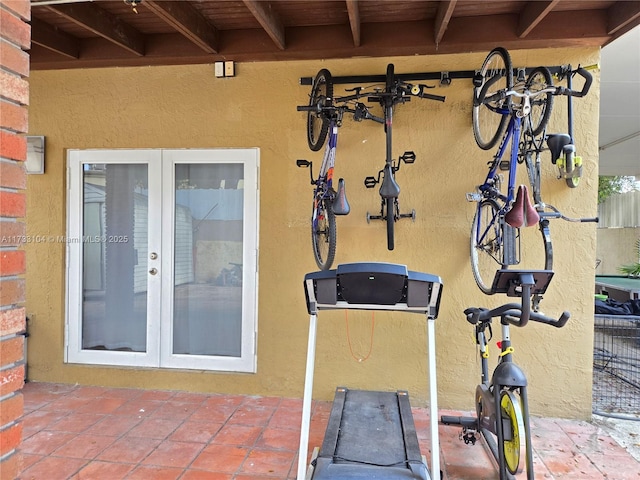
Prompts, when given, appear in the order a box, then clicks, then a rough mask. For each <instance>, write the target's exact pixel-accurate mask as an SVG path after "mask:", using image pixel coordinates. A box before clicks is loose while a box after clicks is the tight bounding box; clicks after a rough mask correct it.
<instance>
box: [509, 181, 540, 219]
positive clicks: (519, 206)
mask: <svg viewBox="0 0 640 480" xmlns="http://www.w3.org/2000/svg"><path fill="white" fill-rule="evenodd" d="M504 220H505V222H507V223H508V224H509V225H511V226H512V227H513V228H522V227H531V226H533V225H535V224H536V223H538V222H539V221H540V215H539V214H538V212H537V211H536V209H535V208H534V207H533V205H531V201H530V200H529V190H527V186H526V185H520V186H519V187H518V193H517V195H516V201H515V202H513V205H512V206H511V210H509V211H508V212H507V214H506V215H505V216H504Z"/></svg>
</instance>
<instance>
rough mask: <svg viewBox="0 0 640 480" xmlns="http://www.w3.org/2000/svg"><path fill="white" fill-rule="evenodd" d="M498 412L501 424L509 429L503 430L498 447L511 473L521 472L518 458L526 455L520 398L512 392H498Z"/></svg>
mask: <svg viewBox="0 0 640 480" xmlns="http://www.w3.org/2000/svg"><path fill="white" fill-rule="evenodd" d="M500 413H501V416H502V419H503V420H507V422H504V421H503V422H502V425H505V426H508V427H509V429H510V431H503V437H502V438H503V441H502V445H500V446H499V448H501V449H502V452H503V454H504V463H505V466H506V467H507V470H508V471H509V473H510V474H511V475H515V474H517V473H520V472H522V465H521V464H520V459H521V458H524V457H525V456H526V448H527V444H526V437H527V433H528V432H526V431H525V428H524V420H523V417H522V406H521V403H520V399H519V398H518V396H517V395H516V394H515V393H514V392H510V391H504V392H502V393H501V394H500Z"/></svg>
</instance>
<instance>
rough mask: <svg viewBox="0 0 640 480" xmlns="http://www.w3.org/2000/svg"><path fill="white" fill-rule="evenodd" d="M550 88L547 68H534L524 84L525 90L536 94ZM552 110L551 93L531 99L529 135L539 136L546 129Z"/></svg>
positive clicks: (549, 74) (550, 83)
mask: <svg viewBox="0 0 640 480" xmlns="http://www.w3.org/2000/svg"><path fill="white" fill-rule="evenodd" d="M552 86H553V79H552V78H551V72H549V69H548V68H547V67H536V68H534V69H533V70H532V71H531V73H530V74H529V77H528V78H527V81H526V83H525V88H526V89H527V90H529V91H530V92H538V91H540V90H543V89H545V88H547V87H552ZM552 109H553V94H552V93H551V92H549V93H547V94H545V95H540V96H538V97H534V98H532V99H531V113H530V114H529V118H530V119H531V133H532V134H533V135H534V136H535V135H540V133H542V131H544V129H545V128H546V127H547V123H549V116H550V115H551V110H552Z"/></svg>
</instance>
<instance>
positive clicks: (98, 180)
mask: <svg viewBox="0 0 640 480" xmlns="http://www.w3.org/2000/svg"><path fill="white" fill-rule="evenodd" d="M160 160H161V155H160V152H159V151H157V150H155V151H154V150H70V151H69V157H68V166H69V177H68V178H69V190H68V197H67V199H68V212H67V213H68V215H67V221H68V225H67V239H66V240H67V252H68V262H67V265H68V273H67V275H68V276H67V316H68V324H67V325H68V330H67V351H66V358H65V360H66V361H69V362H77V363H90V364H91V363H94V364H101V365H138V366H158V365H159V364H160V339H159V332H160V317H161V309H160V303H161V298H162V282H161V271H160V263H161V259H160V258H159V253H160V249H161V246H162V242H161V237H162V230H161V225H162V224H161V218H162V217H161V204H162V202H161V192H160V189H161V186H162V175H161V171H160V168H157V167H156V168H150V167H151V165H159V163H160Z"/></svg>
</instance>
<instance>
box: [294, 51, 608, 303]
mask: <svg viewBox="0 0 640 480" xmlns="http://www.w3.org/2000/svg"><path fill="white" fill-rule="evenodd" d="M500 50H501V51H504V52H505V54H506V55H504V57H507V58H508V59H507V60H506V61H504V62H503V63H504V64H505V66H504V67H502V69H501V70H502V71H503V72H506V70H507V69H506V68H505V67H506V63H507V62H508V64H509V71H510V72H512V75H513V68H512V65H511V60H510V57H508V53H507V52H506V50H505V49H502V48H497V49H494V51H492V52H491V53H490V55H489V56H488V57H487V58H488V59H489V57H495V56H497V55H500V54H499V53H495V52H496V51H500ZM492 54H493V55H492ZM486 63H487V61H485V64H486ZM594 67H595V66H591V67H585V68H581V67H578V68H577V69H575V70H574V69H572V67H571V65H561V66H549V67H538V68H536V69H531V68H520V69H517V76H516V78H517V80H518V83H517V84H516V85H513V83H512V84H511V87H512V88H521V87H522V84H524V83H525V78H526V77H527V76H528V78H529V80H530V82H529V85H528V87H529V88H533V87H534V83H535V85H537V87H536V88H538V89H541V88H544V87H541V86H540V85H541V84H542V83H544V85H545V87H547V86H548V87H551V86H552V85H553V82H552V80H551V76H553V77H554V78H556V79H558V80H560V81H562V80H566V82H567V87H566V88H565V87H553V88H554V93H552V92H544V95H543V94H540V93H537V94H535V95H532V96H530V101H529V107H530V109H531V111H532V114H533V115H538V116H539V117H540V118H539V119H538V120H537V127H536V128H535V130H536V132H537V133H536V135H531V129H527V128H526V125H527V118H526V117H528V116H529V115H526V117H525V118H523V119H522V120H523V121H522V123H521V131H522V132H524V133H523V135H522V138H521V143H522V150H521V152H517V153H518V155H517V162H518V163H522V162H526V163H527V167H528V168H527V172H528V175H529V183H530V185H532V188H533V197H534V208H535V209H536V211H537V214H538V215H539V216H540V221H539V227H540V229H541V233H542V236H543V242H544V248H545V263H544V266H542V265H541V267H542V268H546V269H552V266H553V255H552V248H551V240H550V234H549V230H548V219H550V218H563V219H564V220H568V221H597V219H595V218H591V219H572V218H569V217H566V216H564V215H562V213H560V212H559V211H558V210H557V209H556V208H555V207H553V206H552V205H548V204H544V203H543V202H542V199H541V196H540V179H541V176H540V169H541V165H540V153H541V152H542V151H544V150H546V149H547V148H548V149H549V150H550V151H551V157H552V163H553V164H555V165H556V167H557V168H558V172H559V173H558V178H563V179H565V181H566V183H567V185H569V186H571V187H575V186H577V185H578V183H579V178H580V175H581V174H582V159H581V157H579V156H577V155H575V145H574V140H573V132H572V130H573V109H572V97H573V96H583V95H586V93H587V91H588V89H589V86H590V83H591V81H590V77H591V76H590V74H589V73H588V72H587V71H586V70H587V69H590V68H594ZM322 71H323V72H326V75H325V76H326V78H328V79H329V81H328V82H327V81H326V78H324V79H323V78H322V77H323V75H320V72H319V73H318V75H316V77H315V78H313V77H302V78H300V84H301V85H311V86H312V92H311V95H310V100H309V105H307V106H304V107H298V110H301V111H307V140H308V143H309V147H310V148H311V150H313V151H317V150H319V149H320V148H321V147H322V145H323V144H324V141H325V139H326V132H327V131H331V132H335V137H334V140H333V141H332V137H333V135H331V136H330V137H329V144H328V145H327V149H326V151H325V157H324V158H323V166H322V167H321V172H320V175H319V177H318V178H314V177H313V174H311V183H312V185H315V188H314V213H313V214H312V244H313V249H314V255H315V256H316V263H317V264H318V267H320V268H321V269H328V268H330V267H331V264H332V262H333V259H334V256H335V249H336V247H335V245H336V229H335V215H338V214H344V211H345V209H344V207H345V205H346V208H347V211H348V202H347V201H346V196H345V195H344V188H343V187H344V183H343V182H340V181H339V186H338V191H337V192H335V191H334V190H333V189H332V188H331V183H330V182H331V181H332V176H333V166H334V162H335V147H336V141H337V128H338V127H339V126H340V124H341V120H342V114H343V113H344V112H349V113H353V114H354V120H356V121H358V120H362V119H364V118H366V119H370V120H374V121H376V122H379V123H386V122H385V119H384V118H381V117H377V116H374V115H371V113H370V112H369V109H370V106H367V105H365V104H364V103H363V102H360V101H359V99H360V98H364V97H367V101H375V102H378V103H380V104H382V105H383V106H384V102H385V101H389V99H391V98H393V94H392V92H393V89H394V87H395V88H396V93H399V92H400V96H399V97H397V99H402V98H403V99H404V100H400V101H399V102H398V103H404V101H406V100H407V99H409V98H410V96H411V95H415V94H414V93H413V91H412V90H413V89H414V87H418V88H419V89H420V91H419V93H422V94H425V93H426V92H425V91H424V89H425V88H428V87H427V86H426V85H411V84H410V83H407V82H408V81H414V80H435V81H439V86H443V87H444V86H447V85H450V84H451V82H452V80H456V79H474V83H475V84H479V85H480V86H478V85H475V87H474V106H473V110H474V116H473V120H474V134H476V141H477V143H478V145H479V146H481V148H484V149H490V148H493V146H495V143H496V142H497V140H498V139H499V138H500V136H501V135H502V134H503V133H504V129H505V128H506V126H507V124H508V122H509V118H508V117H509V108H506V109H505V108H502V109H501V110H498V108H497V107H496V106H495V105H494V106H489V104H490V103H491V102H494V103H497V102H496V99H495V98H491V97H492V95H493V93H494V91H492V93H489V92H488V88H489V87H491V86H492V85H493V84H494V83H495V82H498V80H500V78H501V77H502V76H506V74H502V75H498V76H492V77H491V78H495V77H497V78H495V80H493V81H492V82H487V81H486V80H487V78H485V74H486V72H487V68H486V65H485V68H484V71H483V70H482V69H481V70H476V71H474V70H462V71H451V72H449V71H442V72H422V73H406V74H393V75H387V76H385V75H352V76H331V74H330V73H328V71H327V70H326V69H323V70H322ZM322 71H321V72H322ZM387 73H389V72H387ZM576 74H578V75H581V76H584V77H585V79H589V80H588V82H587V83H588V85H587V84H585V86H584V87H583V89H582V91H581V92H576V91H573V90H572V78H573V77H575V75H576ZM388 77H389V78H391V81H390V82H389V78H388ZM511 78H513V76H512V77H511ZM394 82H397V85H393V84H394ZM325 83H328V84H330V87H324V86H323V85H324V84H325ZM358 83H378V84H382V83H384V86H385V87H384V91H383V90H381V89H378V90H377V91H375V92H374V93H373V94H369V93H366V91H364V89H363V88H362V87H356V88H353V89H350V90H348V91H350V92H355V93H354V94H353V95H347V96H345V97H337V98H331V95H332V94H333V86H334V85H337V84H358ZM388 83H390V84H391V87H389V86H388V85H387V84H388ZM487 84H489V86H488V87H487V89H486V90H485V92H484V98H483V99H482V100H481V101H480V102H478V98H479V92H481V90H482V87H483V86H487ZM512 88H510V89H507V88H506V85H505V88H504V89H503V90H504V91H507V90H511V89H512ZM329 89H330V92H331V95H327V91H329ZM385 92H386V93H385ZM568 92H571V94H569V93H568ZM558 94H561V95H566V96H567V102H568V115H567V116H568V134H549V135H547V134H546V133H545V129H546V124H547V122H548V120H549V115H550V113H551V106H552V99H553V96H554V95H558ZM538 95H543V96H542V97H541V99H540V100H537V98H538ZM417 96H421V95H417ZM383 97H384V98H383ZM534 97H535V98H534ZM327 98H328V100H327ZM423 98H432V99H435V100H441V101H442V100H444V97H439V96H436V95H428V94H426V95H424V96H423ZM488 98H489V100H488ZM508 98H509V100H508V101H506V102H503V105H502V107H504V106H508V107H512V106H513V105H514V103H513V102H511V100H510V98H511V96H508ZM345 99H346V100H345ZM531 99H532V100H531ZM343 100H344V101H345V102H347V101H350V102H351V105H350V107H348V108H347V106H346V105H340V102H341V101H343ZM476 104H477V105H476ZM394 105H395V104H394ZM394 105H392V107H393V106H394ZM483 110H486V112H483V113H481V115H492V116H493V117H494V120H493V121H492V122H493V123H495V122H496V121H497V122H498V124H497V125H494V126H493V127H491V128H493V130H492V131H491V132H490V134H491V135H492V137H491V138H490V139H489V140H492V141H493V143H490V142H489V141H488V140H486V139H484V137H482V136H481V135H483V133H482V129H484V128H485V127H484V126H482V127H481V126H479V125H481V124H483V122H482V120H481V119H480V118H476V115H478V112H481V111H483ZM536 112H538V113H537V114H536ZM331 116H335V122H334V123H331ZM482 118H484V117H482ZM476 122H478V126H476ZM489 125H491V122H489ZM323 130H324V132H325V134H324V136H323V135H321V133H322V131H323ZM385 130H388V129H386V126H385ZM314 132H315V133H314ZM318 132H319V133H318ZM478 132H480V133H478ZM385 133H387V136H388V137H390V132H385ZM494 137H495V138H494ZM518 138H520V137H518ZM545 141H546V143H547V144H548V147H546V146H545V145H544V144H545ZM512 142H513V143H514V144H515V145H516V146H517V145H518V142H517V141H515V140H512ZM389 146H390V141H389V142H388V143H387V147H389ZM512 150H513V149H512ZM502 153H504V151H503V152H502ZM512 155H513V151H512ZM390 159H391V154H390V153H388V152H387V158H386V159H385V167H384V168H383V169H382V170H380V171H379V172H378V175H377V177H367V178H366V179H365V186H367V187H368V188H373V186H375V185H376V184H378V183H382V184H383V185H381V188H380V193H381V213H380V215H370V214H368V213H367V221H368V222H369V221H370V220H371V219H382V220H385V221H387V233H388V239H387V240H388V242H387V243H388V245H387V246H388V247H389V246H390V245H389V243H390V242H389V240H390V239H391V238H392V236H393V234H392V229H393V224H394V222H395V221H396V220H397V219H399V218H406V217H411V218H415V212H414V211H412V212H411V213H405V214H400V210H399V207H398V208H397V210H396V207H395V205H394V206H393V207H391V209H389V205H388V204H389V203H390V200H392V201H394V202H395V201H397V197H395V198H394V197H393V196H391V197H387V195H388V194H389V193H391V194H392V195H393V193H395V192H397V190H395V188H394V183H395V179H394V176H393V175H392V174H395V172H396V171H397V170H398V169H399V168H400V164H401V163H402V162H404V163H407V164H410V163H413V162H414V161H415V154H414V153H413V152H411V151H409V152H405V153H404V154H403V155H400V156H399V157H398V160H397V162H396V163H394V162H393V160H391V166H390V167H391V168H389V165H388V164H389V161H388V160H390ZM494 161H495V159H494ZM325 162H327V166H326V167H325V165H324V164H325ZM296 163H297V165H298V166H301V167H309V166H311V165H312V162H309V161H307V160H298V161H297V162H296ZM505 165H507V162H505V161H500V160H498V161H497V162H496V171H495V172H494V173H493V176H494V177H495V179H492V180H491V181H492V182H494V185H493V187H494V188H495V189H496V190H497V191H498V194H499V195H502V194H501V193H499V187H500V180H501V178H500V176H499V175H497V167H502V168H504V167H505ZM514 165H515V162H514ZM490 166H491V164H490ZM385 170H386V171H387V172H389V175H388V176H385V175H384V173H385ZM327 175H328V177H327ZM490 175H491V174H490ZM385 178H389V179H392V180H394V183H392V182H387V185H391V187H392V189H387V188H382V187H383V186H384V182H385V180H384V179H385ZM514 181H515V180H514ZM327 182H329V183H327ZM485 183H486V182H485ZM327 185H329V186H328V187H327ZM396 185H397V183H396ZM318 192H321V195H320V196H317V195H316V194H317V193H318ZM479 195H480V194H479V193H476V194H470V195H469V197H468V199H469V200H473V201H478V202H479V205H480V203H481V197H480V196H479ZM336 197H337V198H338V203H339V205H338V206H337V207H336V206H335V198H336ZM316 198H319V199H324V200H323V201H318V202H317V204H318V205H319V206H318V209H317V210H316V206H315V204H316V200H315V199H316ZM523 198H524V195H523ZM492 199H494V200H495V198H492ZM514 199H515V195H513V193H512V194H511V200H510V203H513V200H514ZM516 200H517V199H516ZM522 201H523V202H524V199H523V200H522ZM329 204H334V207H333V208H328V207H327V205H329ZM519 205H520V204H519ZM388 210H392V211H394V215H393V221H391V218H392V217H391V216H389V215H386V213H385V212H386V211H388ZM316 212H317V213H316ZM504 213H505V214H506V211H505V212H504ZM396 215H397V218H396ZM532 218H535V215H532ZM475 223H476V222H475V220H474V225H475ZM500 228H501V227H500ZM500 236H501V237H502V234H500ZM508 236H509V239H510V238H511V234H509V235H508ZM517 238H519V237H517ZM503 244H504V242H503V240H499V241H498V242H497V243H496V245H495V247H491V248H494V249H495V252H493V253H494V255H493V257H494V263H496V264H497V265H498V266H503V267H506V266H508V265H509V264H510V263H508V262H503V261H502V260H503V258H505V257H504V254H503ZM473 248H474V247H473V246H472V250H473ZM513 248H515V240H514V241H513V247H512V246H509V247H508V249H507V250H508V252H510V251H511V250H512V249H513ZM390 249H391V248H390ZM318 252H319V253H318ZM323 252H324V253H323ZM472 256H473V253H472ZM506 258H507V259H508V260H509V259H514V258H517V254H513V253H508V255H507V256H506ZM496 268H497V267H496ZM496 268H493V269H492V270H491V272H490V274H489V275H491V274H492V273H493V272H495V270H496ZM489 278H490V277H489ZM477 281H478V280H477ZM479 286H480V288H481V289H482V290H483V291H485V290H488V291H490V288H489V287H487V286H486V283H485V282H484V281H480V283H479ZM485 293H488V292H485ZM538 301H539V299H538ZM536 305H537V302H536Z"/></svg>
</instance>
